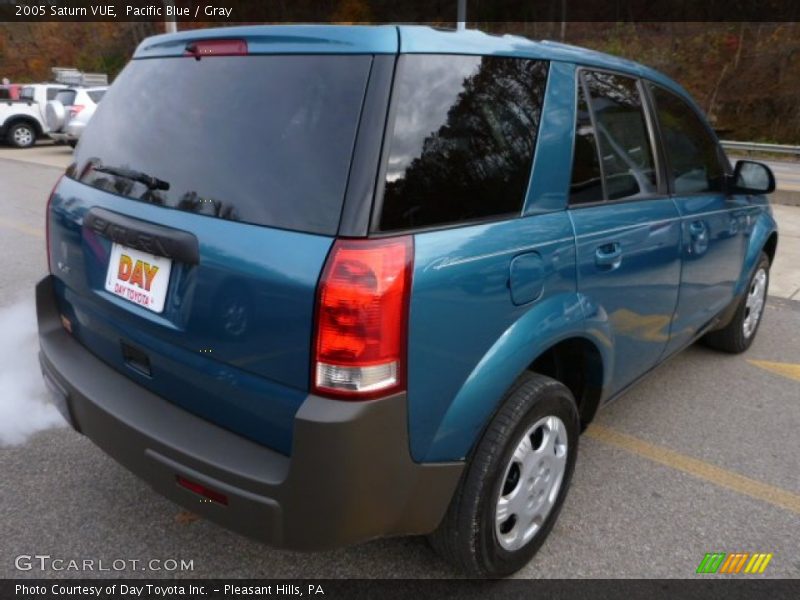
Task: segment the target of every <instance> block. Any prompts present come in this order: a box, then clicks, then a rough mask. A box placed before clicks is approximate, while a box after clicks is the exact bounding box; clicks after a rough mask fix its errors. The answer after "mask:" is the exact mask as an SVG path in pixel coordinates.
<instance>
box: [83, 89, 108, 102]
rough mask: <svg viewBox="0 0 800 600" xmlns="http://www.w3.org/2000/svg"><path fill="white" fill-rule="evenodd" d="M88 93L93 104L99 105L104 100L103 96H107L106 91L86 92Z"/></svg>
mask: <svg viewBox="0 0 800 600" xmlns="http://www.w3.org/2000/svg"><path fill="white" fill-rule="evenodd" d="M86 93H87V94H89V98H91V99H92V102H94V103H95V104H97V103H98V102H100V100H102V99H103V96H104V95H105V93H106V92H105V90H96V91H93V92H86Z"/></svg>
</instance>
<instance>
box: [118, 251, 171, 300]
mask: <svg viewBox="0 0 800 600" xmlns="http://www.w3.org/2000/svg"><path fill="white" fill-rule="evenodd" d="M171 270H172V259H170V258H164V257H163V256H155V255H154V254H148V253H147V252H141V251H140V250H136V249H134V248H128V247H127V246H123V245H122V244H117V243H114V244H113V246H112V247H111V257H110V259H109V261H108V272H107V273H106V291H108V292H111V293H112V294H115V295H117V296H119V297H121V298H125V299H126V300H129V301H131V302H133V303H134V304H138V305H139V306H143V307H144V308H146V309H148V310H152V311H153V312H157V313H160V312H162V311H163V310H164V302H165V301H166V299H167V286H168V285H169V274H170V271H171Z"/></svg>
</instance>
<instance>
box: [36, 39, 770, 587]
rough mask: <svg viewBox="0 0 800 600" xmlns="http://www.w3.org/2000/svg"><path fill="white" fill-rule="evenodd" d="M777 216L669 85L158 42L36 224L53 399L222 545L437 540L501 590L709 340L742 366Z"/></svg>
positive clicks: (761, 189)
mask: <svg viewBox="0 0 800 600" xmlns="http://www.w3.org/2000/svg"><path fill="white" fill-rule="evenodd" d="M774 185H775V184H774V178H773V176H772V174H771V172H770V171H769V169H768V168H767V167H765V166H763V165H761V164H759V163H754V162H749V161H740V162H738V163H737V164H736V165H735V166H732V165H731V164H730V162H729V161H728V158H727V157H726V156H725V154H724V152H723V151H722V149H721V147H720V144H719V141H718V140H717V138H716V136H715V134H714V132H713V131H712V129H711V128H710V127H709V126H708V124H707V123H706V121H705V119H704V117H703V116H702V113H701V112H700V111H699V110H698V108H697V106H696V105H695V103H694V102H693V101H692V99H691V98H690V97H689V96H688V94H687V93H686V92H685V91H684V90H683V89H682V88H681V87H680V86H678V85H677V84H676V83H674V82H673V81H671V80H670V79H668V78H666V77H664V76H663V75H661V74H659V73H657V72H655V71H653V70H650V69H648V68H646V67H643V66H641V65H638V64H635V63H632V62H628V61H625V60H621V59H617V58H614V57H611V56H606V55H603V54H598V53H595V52H590V51H586V50H582V49H579V48H574V47H570V46H564V45H561V44H554V43H547V42H532V41H529V40H526V39H523V38H518V37H512V36H503V37H495V36H490V35H486V34H483V33H480V32H477V31H459V32H452V31H439V30H434V29H430V28H427V27H405V26H401V27H395V26H374V27H334V26H258V27H239V28H228V29H218V30H205V31H186V32H182V33H179V34H172V35H163V36H157V37H153V38H149V39H147V40H145V41H144V42H142V44H141V45H140V46H139V48H138V49H137V51H136V54H135V56H134V58H133V60H132V61H131V62H130V63H129V64H128V66H127V67H126V68H125V69H124V71H123V72H122V73H121V75H120V76H119V77H118V79H117V81H116V82H115V83H114V85H113V86H112V87H111V89H110V90H109V91H108V93H107V95H106V97H105V99H104V101H103V103H102V104H101V105H100V107H99V108H98V110H97V113H96V114H95V116H94V118H93V120H92V122H91V124H90V125H89V127H88V128H87V130H86V132H85V133H84V136H83V138H82V139H81V142H80V144H79V145H78V148H77V151H76V154H75V162H74V163H73V164H72V165H71V166H70V167H69V168H68V170H67V172H66V174H65V176H64V177H63V178H62V179H61V180H60V181H59V183H58V184H57V185H56V187H55V189H54V190H53V193H52V196H51V198H50V201H49V205H48V211H47V226H48V234H47V241H48V258H49V266H50V274H49V275H48V276H47V277H46V278H45V279H43V280H42V281H41V282H40V283H39V285H38V288H37V304H38V318H39V332H40V345H41V354H40V358H41V365H42V371H43V374H44V377H45V379H46V381H47V382H48V385H49V387H50V389H51V390H52V391H53V393H54V396H55V398H56V402H57V403H58V405H59V406H60V407H61V409H62V412H64V413H65V415H66V416H67V418H68V419H69V420H70V422H71V423H72V424H73V426H74V428H75V429H77V430H78V431H80V432H81V433H83V434H85V435H86V436H88V437H89V438H91V439H92V440H93V441H94V442H95V443H96V444H97V445H98V446H99V447H100V448H102V449H103V450H104V451H106V452H107V453H108V454H110V455H111V456H113V457H114V458H115V459H116V460H117V461H119V462H120V463H122V464H123V465H124V466H126V467H127V468H129V469H130V470H131V471H133V472H135V473H136V474H138V475H139V476H140V477H142V478H143V479H144V480H146V481H147V482H148V483H149V484H150V485H152V486H153V487H154V488H155V489H156V490H158V491H159V492H160V493H162V494H164V495H165V496H167V497H169V498H171V499H173V500H174V501H175V502H177V503H179V504H182V505H184V506H186V507H189V508H190V509H191V510H192V511H195V512H197V513H199V514H201V515H203V516H205V517H207V518H208V519H211V520H213V521H216V522H218V523H221V524H222V525H225V526H227V527H230V528H231V529H234V530H236V531H239V532H242V533H243V534H246V535H250V536H254V537H256V538H258V539H261V540H264V541H266V542H268V543H270V544H274V545H276V546H279V547H284V548H291V549H299V550H320V549H325V548H333V547H337V546H342V545H345V544H352V543H356V542H360V541H363V540H368V539H371V538H375V537H379V536H388V535H404V534H428V535H430V539H431V542H432V544H433V546H434V547H435V548H436V549H437V550H438V551H440V552H441V553H442V554H443V555H444V556H445V557H446V558H447V559H449V560H450V561H451V562H452V563H454V564H455V565H457V566H459V567H460V568H461V569H463V570H465V571H466V572H467V573H469V574H472V575H477V576H503V575H507V574H510V573H512V572H514V571H515V570H517V569H519V568H520V567H522V566H523V565H524V564H525V563H526V562H527V561H528V560H529V559H530V557H531V556H532V555H533V554H534V553H535V552H536V550H537V549H538V548H539V547H540V546H541V544H542V543H543V542H544V540H545V538H546V536H547V534H548V533H549V531H550V530H551V528H552V526H553V523H554V521H555V520H556V518H557V516H558V513H559V510H560V508H561V506H562V504H563V501H564V498H565V496H566V494H567V490H568V488H569V484H570V479H571V477H572V474H573V467H574V464H575V457H576V453H577V450H578V437H579V433H580V431H581V430H582V428H583V427H585V426H586V425H587V424H588V423H590V422H591V421H592V418H593V417H594V415H595V413H596V411H597V409H598V408H599V407H600V406H602V405H603V404H604V403H606V402H608V401H609V400H611V399H613V398H615V397H617V396H618V395H619V394H621V393H622V392H623V391H625V390H626V389H627V388H628V387H629V386H631V385H632V384H633V383H634V382H635V381H636V380H637V379H639V378H640V377H642V376H643V375H644V374H646V373H647V372H648V371H650V370H651V369H653V367H655V366H656V365H658V364H659V363H660V362H662V361H663V360H665V359H666V358H667V357H669V356H670V355H672V354H674V353H675V352H677V351H679V350H681V349H682V348H684V347H686V346H687V345H689V344H691V343H693V342H695V341H697V340H700V339H703V340H704V341H705V342H706V343H707V344H708V345H710V346H713V347H715V348H719V349H721V350H724V351H728V352H742V351H744V350H746V349H747V348H748V346H749V345H750V343H751V342H752V340H753V338H754V336H755V335H756V332H757V330H758V325H759V321H760V319H761V316H762V313H763V307H764V302H765V300H766V292H767V284H768V278H769V269H770V264H771V262H772V260H773V257H774V256H775V251H776V246H777V230H776V224H775V221H774V220H773V218H772V214H771V210H770V207H769V204H768V202H767V200H766V197H765V194H767V193H769V192H771V191H772V190H773V189H774ZM99 476H101V475H99Z"/></svg>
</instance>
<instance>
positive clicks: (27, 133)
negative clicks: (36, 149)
mask: <svg viewBox="0 0 800 600" xmlns="http://www.w3.org/2000/svg"><path fill="white" fill-rule="evenodd" d="M6 139H7V140H8V143H9V144H11V145H12V146H14V147H15V148H30V147H31V146H33V145H34V144H35V143H36V129H34V127H33V125H30V124H28V123H17V124H16V125H12V126H11V127H10V128H9V130H8V134H7V135H6Z"/></svg>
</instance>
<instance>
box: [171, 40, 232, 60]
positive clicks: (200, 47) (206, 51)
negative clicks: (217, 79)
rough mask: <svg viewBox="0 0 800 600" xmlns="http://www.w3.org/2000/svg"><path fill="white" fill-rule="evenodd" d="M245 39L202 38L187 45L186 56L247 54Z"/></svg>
mask: <svg viewBox="0 0 800 600" xmlns="http://www.w3.org/2000/svg"><path fill="white" fill-rule="evenodd" d="M246 55H247V42H246V41H245V40H200V41H197V42H189V43H188V44H187V45H186V53H185V56H194V57H195V58H198V59H199V58H201V57H203V56H246Z"/></svg>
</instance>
